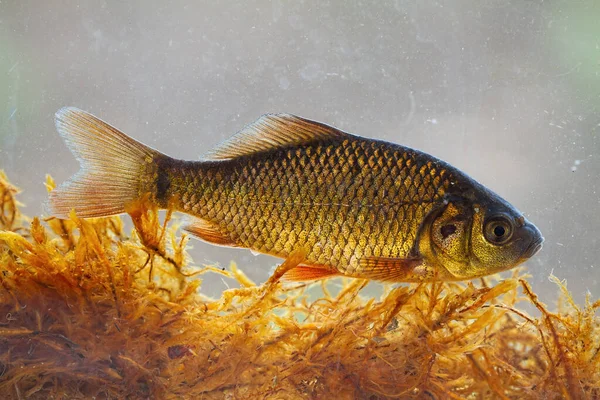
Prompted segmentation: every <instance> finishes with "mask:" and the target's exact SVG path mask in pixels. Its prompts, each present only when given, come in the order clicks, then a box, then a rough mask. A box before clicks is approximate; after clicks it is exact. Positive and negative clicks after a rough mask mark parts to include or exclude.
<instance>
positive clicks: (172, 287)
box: [0, 174, 600, 399]
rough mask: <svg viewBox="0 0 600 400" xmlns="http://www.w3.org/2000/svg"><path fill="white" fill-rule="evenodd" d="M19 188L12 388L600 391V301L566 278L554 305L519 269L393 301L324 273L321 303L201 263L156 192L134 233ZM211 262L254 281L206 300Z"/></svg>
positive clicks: (7, 217) (414, 290) (419, 290)
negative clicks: (28, 206)
mask: <svg viewBox="0 0 600 400" xmlns="http://www.w3.org/2000/svg"><path fill="white" fill-rule="evenodd" d="M48 185H49V186H50V187H53V182H52V181H51V180H50V179H49V180H48ZM16 194H17V189H16V188H15V187H14V186H12V185H11V184H10V183H9V182H8V180H7V179H6V177H5V176H4V174H1V175H0V283H1V285H0V396H1V397H2V398H6V399H22V398H32V399H42V398H43V399H47V398H91V397H95V398H115V399H116V398H132V399H136V398H167V399H171V398H173V399H175V398H204V399H211V398H215V399H221V398H225V397H227V398H240V399H246V398H274V399H275V398H277V399H306V398H336V399H345V398H349V399H350V398H366V399H388V398H389V399H393V398H435V399H437V398H439V399H445V398H450V399H471V398H498V399H510V398H531V399H533V398H547V399H559V398H571V399H580V398H599V397H600V354H599V353H600V318H599V317H598V316H597V310H598V308H600V300H599V301H595V302H592V300H590V299H588V300H587V301H586V304H585V305H583V306H580V305H577V304H575V303H574V302H573V301H572V299H571V297H570V295H569V293H568V292H567V289H566V287H565V286H564V284H563V283H561V282H559V281H558V280H557V279H555V278H553V279H554V280H555V281H556V283H557V285H558V287H559V288H560V291H561V296H562V298H563V300H564V301H561V302H560V303H559V304H560V305H559V308H558V310H556V311H555V312H550V311H548V309H547V308H546V306H545V305H543V304H542V303H541V302H540V301H539V300H538V299H537V296H536V295H535V293H534V292H533V289H532V288H531V286H530V285H529V284H528V283H527V281H526V276H525V275H523V273H522V272H521V271H518V270H517V271H515V272H514V274H513V275H512V277H511V278H509V279H505V280H502V281H494V280H493V279H481V280H480V281H478V282H477V285H476V284H475V283H473V282H471V283H457V282H449V283H428V284H412V285H407V286H400V287H391V286H389V287H386V290H385V294H384V295H383V296H382V297H381V299H373V298H368V297H366V296H363V295H361V293H360V292H361V289H362V288H363V287H364V286H365V285H366V283H367V281H364V280H351V279H347V280H344V281H343V288H342V289H341V291H339V292H336V293H332V292H330V290H328V288H330V286H331V285H329V284H328V283H327V281H325V283H322V288H323V296H322V298H320V299H318V300H309V296H308V293H307V290H306V289H307V286H305V285H301V286H300V287H299V286H298V285H297V284H293V285H290V284H288V285H281V284H277V283H267V284H264V285H262V286H257V285H255V284H254V283H253V282H252V281H250V280H249V279H248V278H247V277H246V276H245V275H244V274H243V273H242V272H241V271H240V270H238V269H237V268H236V267H235V266H234V265H232V267H231V268H230V270H228V271H221V270H220V269H217V268H212V267H204V268H197V267H194V266H192V265H191V264H189V263H188V262H189V259H188V257H187V256H186V252H185V247H186V242H187V239H186V237H185V235H179V233H178V232H176V230H175V229H174V228H170V227H168V225H167V222H168V221H169V217H170V215H167V217H166V220H165V221H161V220H160V219H159V216H158V213H157V210H156V209H154V208H152V206H151V205H149V203H148V202H145V201H141V202H140V203H139V204H137V205H135V206H133V207H130V208H129V210H128V212H129V214H130V215H131V217H132V219H133V221H134V224H135V227H136V229H135V231H134V232H133V233H132V234H131V235H128V234H127V233H126V232H125V231H124V228H123V224H122V220H121V218H120V217H110V218H102V219H95V220H81V219H78V218H76V217H75V216H74V215H72V216H71V218H70V219H69V220H58V219H50V220H47V221H45V222H42V221H41V220H40V219H39V218H33V219H32V220H31V221H28V220H27V219H26V218H24V217H23V216H22V215H21V214H20V213H19V208H18V207H19V204H18V202H17V201H16V199H15V195H16ZM206 272H213V273H220V274H223V275H226V276H229V277H231V278H234V279H236V280H237V282H238V283H239V286H240V288H238V289H230V290H227V291H225V292H224V293H223V295H222V297H221V298H220V299H218V300H215V299H210V298H207V297H205V296H203V295H202V290H201V287H200V286H201V279H200V278H201V275H202V274H203V273H206ZM491 282H494V283H493V284H492V283H491ZM316 285H319V284H316ZM526 301H527V302H530V303H532V304H533V305H534V306H535V307H537V309H538V310H539V311H540V317H537V318H536V317H533V316H529V315H528V314H527V313H526V312H525V311H523V310H522V308H521V309H520V308H519V307H518V303H519V302H526Z"/></svg>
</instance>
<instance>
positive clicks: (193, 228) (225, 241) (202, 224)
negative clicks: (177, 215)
mask: <svg viewBox="0 0 600 400" xmlns="http://www.w3.org/2000/svg"><path fill="white" fill-rule="evenodd" d="M183 229H184V230H186V231H188V232H189V233H191V234H192V235H194V236H196V237H197V238H199V239H202V240H204V241H205V242H208V243H212V244H216V245H219V246H228V247H237V244H236V243H235V242H234V241H233V240H231V238H229V237H228V236H227V235H226V234H224V233H223V232H221V231H220V230H219V227H218V226H217V225H215V224H213V223H211V222H209V221H206V220H203V219H195V220H194V221H193V222H192V223H190V224H189V225H185V226H184V227H183Z"/></svg>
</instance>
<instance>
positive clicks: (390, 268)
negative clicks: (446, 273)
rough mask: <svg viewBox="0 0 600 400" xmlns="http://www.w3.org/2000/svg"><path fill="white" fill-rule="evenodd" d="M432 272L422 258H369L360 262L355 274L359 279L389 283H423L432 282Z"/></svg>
mask: <svg viewBox="0 0 600 400" xmlns="http://www.w3.org/2000/svg"><path fill="white" fill-rule="evenodd" d="M432 275H433V274H432V272H431V270H430V269H429V268H427V266H426V265H425V263H424V262H423V259H422V258H385V257H367V258H364V259H362V260H360V262H359V268H358V269H357V270H356V272H355V273H354V274H353V276H355V277H357V278H365V279H375V280H378V281H388V282H423V281H427V280H430V279H431V277H432Z"/></svg>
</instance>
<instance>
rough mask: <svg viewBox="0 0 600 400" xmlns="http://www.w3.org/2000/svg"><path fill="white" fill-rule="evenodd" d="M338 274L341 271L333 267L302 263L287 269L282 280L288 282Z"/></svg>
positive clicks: (311, 279)
mask: <svg viewBox="0 0 600 400" xmlns="http://www.w3.org/2000/svg"><path fill="white" fill-rule="evenodd" d="M338 275H340V273H339V272H338V271H336V270H333V269H327V268H321V267H311V266H306V265H300V266H298V267H295V268H292V269H290V270H289V271H287V272H286V273H285V274H284V275H283V276H282V277H281V280H282V281H288V282H300V281H314V280H317V279H324V278H331V277H334V276H338Z"/></svg>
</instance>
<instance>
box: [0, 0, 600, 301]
mask: <svg viewBox="0 0 600 400" xmlns="http://www.w3.org/2000/svg"><path fill="white" fill-rule="evenodd" d="M478 4H479V6H477V7H475V6H474V5H473V3H468V2H449V1H429V2H412V1H400V0H399V1H391V2H377V3H373V4H371V3H360V2H344V1H331V2H318V3H316V2H315V3H312V2H311V3H308V2H282V1H275V2H267V1H246V2H240V3H239V4H237V5H236V4H234V5H232V4H231V3H230V2H227V3H219V2H212V1H211V2H208V1H204V2H193V3H190V4H189V5H187V6H170V5H169V6H167V5H165V4H164V3H163V2H159V1H143V2H142V1H132V2H124V3H118V4H117V3H114V4H112V3H110V2H104V3H103V2H84V3H82V4H80V5H79V6H69V7H65V3H63V2H58V1H47V2H37V1H33V0H20V1H2V2H0V93H2V94H3V95H2V96H1V97H0V168H2V169H4V170H5V171H6V172H7V173H8V175H9V176H10V177H11V179H12V180H13V182H14V183H15V184H17V185H19V186H21V187H22V188H23V189H24V193H23V195H22V197H21V199H22V201H23V202H25V203H26V204H27V208H26V209H25V212H27V213H28V214H30V215H35V214H38V213H40V212H42V203H43V201H44V200H45V197H46V195H45V188H44V186H43V182H44V177H45V174H46V173H51V174H52V175H53V177H54V178H55V179H56V180H57V181H58V182H62V181H64V180H65V179H67V178H68V177H69V176H70V175H71V174H72V173H74V172H75V171H76V170H77V169H78V166H77V162H76V161H75V159H74V158H73V157H72V156H71V154H70V153H69V151H68V150H67V148H66V146H65V145H64V144H63V142H62V141H61V139H60V138H59V136H58V134H57V133H56V132H55V130H54V123H53V115H54V112H55V111H56V110H58V109H59V108H60V107H62V106H65V105H73V106H77V107H79V108H82V109H85V110H88V111H90V112H92V113H94V114H96V115H98V116H100V117H102V118H103V119H105V120H107V121H110V122H111V123H113V124H115V125H116V126H117V127H119V128H121V129H122V130H124V131H125V132H127V133H128V134H130V135H131V136H133V137H135V138H136V139H138V140H141V141H143V142H145V143H147V144H149V145H151V146H153V147H155V148H158V149H160V150H161V151H163V152H165V153H167V154H169V155H172V156H174V157H177V158H187V159H196V158H198V157H199V156H200V155H201V154H203V153H204V152H205V151H207V150H209V149H210V148H212V147H214V146H215V145H216V144H217V143H219V142H220V141H222V140H224V139H225V138H227V137H229V136H230V135H232V134H233V133H235V132H236V131H237V130H239V129H241V128H242V127H243V126H244V125H246V124H248V123H250V122H252V121H254V120H255V119H256V118H257V117H258V116H260V115H261V114H264V113H267V112H288V113H294V114H298V115H301V116H304V117H307V118H311V119H316V120H320V121H324V122H327V123H330V124H332V125H335V126H337V127H339V128H342V129H344V130H347V131H350V132H353V133H357V134H360V135H363V136H369V137H374V138H381V139H385V140H390V141H393V142H397V143H402V144H405V145H408V146H411V147H416V148H419V149H422V150H424V151H426V152H428V153H431V154H433V155H436V156H438V157H440V158H442V159H444V160H446V161H449V162H450V163H452V164H454V165H455V166H457V167H458V168H460V169H462V170H464V171H466V172H468V173H469V174H471V175H472V176H473V177H474V178H476V179H477V180H479V181H481V182H482V183H483V184H485V185H486V186H488V187H490V188H492V189H493V190H494V191H496V192H498V193H499V194H500V195H501V196H503V197H504V198H506V199H507V200H509V201H510V202H511V203H513V204H514V205H516V206H517V207H518V208H519V209H521V210H522V211H524V212H525V214H526V216H527V218H529V219H530V220H531V221H533V222H534V223H535V224H536V225H537V226H538V227H539V228H540V229H541V230H542V232H543V234H544V236H545V237H546V242H545V245H544V249H543V250H542V252H541V253H540V254H538V255H537V256H536V257H535V258H534V259H532V260H530V261H529V262H528V263H527V266H528V267H529V272H530V274H531V275H532V278H531V279H530V281H531V283H532V285H533V286H534V288H535V289H536V291H538V292H539V293H540V294H541V297H542V299H544V300H545V301H546V302H548V303H551V304H552V302H553V301H554V300H555V298H556V287H555V285H554V284H552V283H550V282H549V281H548V276H549V274H550V273H551V272H553V273H554V274H555V275H556V276H558V277H559V278H560V279H566V280H568V282H569V288H570V289H571V290H572V291H574V293H575V295H576V300H577V301H578V302H581V301H583V297H584V295H585V293H586V292H588V291H590V292H591V293H594V294H596V295H597V294H598V293H599V292H600V268H598V259H599V258H600V257H599V256H600V250H599V249H600V240H599V236H598V227H599V226H600V200H599V199H600V189H599V185H598V176H600V158H599V153H600V118H599V117H598V107H599V105H600V98H599V93H600V72H599V71H600V69H599V67H598V61H597V60H598V59H599V57H600V39H599V38H600V28H599V27H598V26H599V25H598V24H597V23H596V21H597V20H598V19H600V6H598V5H597V3H595V2H594V1H592V0H590V1H581V2H569V1H559V0H557V1H544V2H541V1H540V2H520V1H509V2H501V3H499V2H492V1H484V2H481V3H478ZM193 247H194V248H193V250H192V251H191V253H192V255H193V257H194V259H195V261H196V263H202V262H219V263H221V264H222V265H224V266H226V265H228V263H229V261H230V260H232V259H234V260H236V262H237V263H238V265H240V266H241V267H242V268H244V270H246V271H247V272H248V275H249V276H250V277H251V278H253V279H255V280H256V281H258V282H261V281H264V280H265V279H266V278H267V277H268V274H269V271H270V270H271V267H272V266H273V265H274V264H275V263H276V262H277V260H276V259H274V258H270V257H266V256H258V257H254V256H253V255H252V254H251V253H250V252H249V251H247V250H239V249H238V250H235V249H224V248H218V247H215V246H211V245H208V244H205V243H202V242H199V241H194V242H193ZM207 286H208V287H207V289H206V290H208V291H209V292H210V294H213V295H216V294H218V293H219V292H220V291H221V290H223V289H225V288H226V283H224V282H223V281H222V280H221V279H220V278H215V280H214V282H212V283H211V284H210V285H207Z"/></svg>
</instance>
